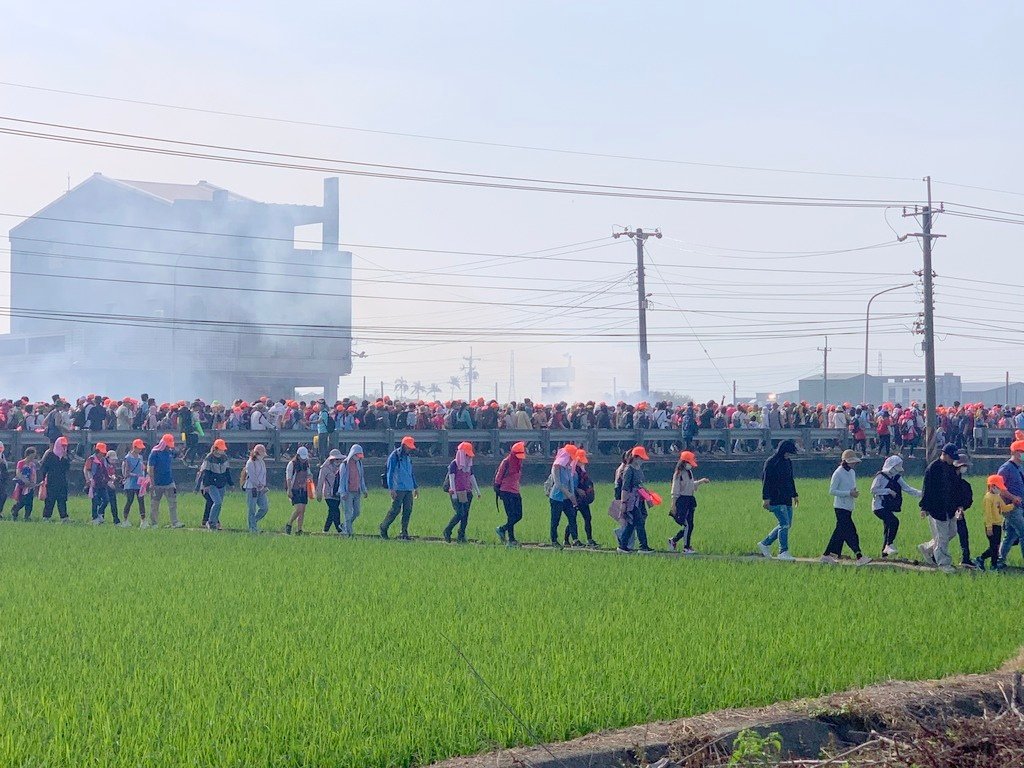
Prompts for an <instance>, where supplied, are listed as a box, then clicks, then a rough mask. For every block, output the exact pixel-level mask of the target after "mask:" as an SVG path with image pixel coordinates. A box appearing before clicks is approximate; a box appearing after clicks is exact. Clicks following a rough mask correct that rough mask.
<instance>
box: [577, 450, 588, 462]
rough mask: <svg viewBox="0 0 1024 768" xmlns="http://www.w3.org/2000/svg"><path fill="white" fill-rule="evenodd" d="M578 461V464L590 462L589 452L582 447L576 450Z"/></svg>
mask: <svg viewBox="0 0 1024 768" xmlns="http://www.w3.org/2000/svg"><path fill="white" fill-rule="evenodd" d="M576 463H577V464H589V463H590V459H588V458H587V452H586V451H584V450H583V449H582V448H580V449H579V450H577V451H576Z"/></svg>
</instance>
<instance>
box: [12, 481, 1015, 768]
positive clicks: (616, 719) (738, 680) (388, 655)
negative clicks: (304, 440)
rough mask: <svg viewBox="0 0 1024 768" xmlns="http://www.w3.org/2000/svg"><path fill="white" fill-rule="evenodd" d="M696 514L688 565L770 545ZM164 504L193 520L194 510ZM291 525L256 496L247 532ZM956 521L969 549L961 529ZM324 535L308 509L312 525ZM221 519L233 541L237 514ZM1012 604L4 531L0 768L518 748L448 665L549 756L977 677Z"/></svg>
mask: <svg viewBox="0 0 1024 768" xmlns="http://www.w3.org/2000/svg"><path fill="white" fill-rule="evenodd" d="M912 482H913V481H912ZM862 485H863V489H864V490H865V491H866V480H865V481H862ZM798 486H799V487H800V489H801V496H802V499H803V502H802V504H801V506H800V507H799V508H798V510H797V513H796V519H795V524H794V525H795V527H794V531H793V537H792V541H793V546H792V549H793V551H794V553H795V554H797V555H808V556H811V555H817V554H820V552H821V549H822V548H823V546H824V542H825V540H826V539H827V537H828V534H829V532H830V530H831V526H832V511H831V505H830V501H829V499H828V497H827V495H826V493H825V492H826V490H827V485H826V484H825V482H823V481H821V482H812V481H802V482H800V481H798ZM655 489H656V490H659V491H660V492H663V494H664V495H666V496H667V488H664V487H663V488H657V487H656V488H655ZM980 490H981V489H980V488H978V489H977V491H979V492H980ZM608 495H609V489H608V488H607V487H599V489H598V503H597V507H598V509H600V510H601V511H600V512H597V513H596V514H595V527H596V531H595V538H597V539H598V541H599V542H601V543H602V544H604V545H606V546H608V545H610V544H611V542H612V537H611V529H612V522H611V520H610V519H609V518H608V517H607V515H606V514H605V513H604V511H603V509H604V508H605V507H606V506H607V499H608ZM699 496H700V507H699V508H698V510H697V532H696V535H695V539H694V545H695V546H696V547H697V549H699V550H701V551H708V552H715V553H722V554H749V553H750V552H752V551H753V549H754V543H755V542H756V541H757V540H758V539H759V538H760V537H761V536H763V535H764V533H766V532H767V531H768V530H769V529H770V528H771V526H772V518H771V516H770V515H769V514H768V513H767V512H765V511H764V510H763V509H761V507H760V502H759V499H758V497H759V487H758V485H757V484H755V483H722V484H712V485H710V486H707V487H705V488H702V489H701V490H700V492H699ZM86 503H87V500H85V499H76V500H74V501H73V502H72V517H75V518H77V519H78V520H80V521H81V520H84V519H85V518H86V517H87V514H86ZM180 506H181V507H182V508H183V510H184V514H183V519H184V520H185V522H186V523H187V524H189V525H192V526H195V525H198V522H199V518H200V515H201V509H202V505H201V500H200V499H199V497H196V496H192V495H189V496H183V497H182V499H181V504H180ZM385 507H386V500H385V494H384V492H383V491H380V490H375V491H371V495H370V499H369V500H367V501H366V502H365V511H364V514H363V517H362V518H360V521H359V526H358V528H359V530H360V531H361V532H364V533H371V532H374V531H375V529H376V525H377V524H378V523H379V521H380V519H381V517H382V516H383V513H384V511H385ZM286 514H287V512H286V504H285V499H284V497H283V495H276V496H275V497H274V498H273V500H272V512H271V516H270V517H268V518H267V520H266V521H265V522H267V523H268V524H269V525H268V526H267V527H269V528H279V527H280V526H281V525H283V523H284V519H285V516H286ZM449 514H450V506H449V505H448V503H447V499H446V497H444V496H443V494H442V493H441V492H440V490H437V489H425V490H424V495H423V498H421V499H420V501H419V502H418V504H417V507H416V509H415V511H414V514H413V523H412V533H413V534H414V535H421V536H428V535H429V536H436V535H438V534H439V532H440V529H441V528H442V527H443V525H444V523H445V522H446V521H447V519H448V516H449ZM968 514H969V515H970V516H972V518H971V522H972V534H973V538H974V543H975V546H976V547H977V548H978V549H979V551H980V548H981V545H982V543H983V536H982V534H983V530H982V528H981V525H980V511H978V510H972V511H971V512H969V513H968ZM36 515H37V516H38V512H37V513H36ZM547 516H548V512H547V505H546V503H545V501H544V499H543V497H542V492H541V490H540V489H539V488H531V489H528V490H527V493H526V518H525V520H524V523H523V524H522V525H521V526H520V528H521V533H520V538H521V539H523V540H526V541H530V540H532V541H544V540H546V538H547ZM163 517H164V521H165V522H166V511H164V515H163ZM323 519H324V507H323V505H322V504H311V505H310V512H309V516H308V522H307V530H316V529H319V528H320V527H322V524H323ZM502 519H503V517H501V516H499V515H498V514H497V513H496V512H495V510H494V503H493V497H492V496H491V495H490V491H489V490H488V491H487V492H485V496H484V498H483V499H481V500H478V501H476V502H475V503H474V509H473V511H472V514H471V524H470V536H471V537H472V538H475V539H479V540H482V541H486V542H494V541H495V536H494V532H493V529H494V527H495V525H497V524H498V522H499V521H500V520H502ZM855 519H856V520H857V522H858V524H859V527H860V531H861V535H862V537H863V539H864V540H865V547H864V549H865V551H866V552H868V553H869V554H873V555H874V554H877V553H876V550H877V549H878V547H879V546H880V539H881V532H880V528H881V524H880V523H879V522H878V521H877V520H876V519H875V518H874V517H873V516H872V515H871V513H870V512H869V511H868V510H867V499H866V498H862V499H861V509H860V511H859V512H857V513H856V515H855ZM902 519H903V523H904V528H903V530H901V532H900V544H901V549H902V550H903V551H904V552H908V553H909V552H912V551H913V548H914V545H915V544H916V543H917V542H918V541H921V540H923V539H924V538H927V536H926V535H925V530H926V528H925V525H924V523H923V521H921V520H920V519H919V518H918V517H917V514H916V509H915V508H914V507H913V503H912V502H911V504H910V505H908V509H907V511H906V512H904V513H903V518H902ZM222 520H223V522H224V524H225V526H227V527H235V528H242V527H244V498H243V497H242V496H241V495H240V494H232V495H231V496H229V499H228V501H227V503H226V505H225V510H224V513H223V516H222ZM136 525H137V520H136ZM650 529H651V530H652V536H651V540H652V544H653V545H654V546H657V547H659V548H661V549H664V547H665V541H664V540H665V539H666V538H667V537H668V536H669V535H670V534H671V533H672V532H673V530H674V524H672V523H671V521H670V520H669V519H668V517H667V515H666V514H665V512H664V511H663V510H661V509H658V510H655V511H654V512H653V513H652V517H651V525H650ZM396 532H397V531H396ZM953 548H954V551H955V552H956V555H957V556H958V554H959V552H958V550H957V548H956V545H955V544H954V545H953ZM1019 558H1020V555H1019V552H1018V553H1015V554H1014V556H1013V559H1012V560H1011V564H1017V565H1019V564H1020V559H1019ZM1022 584H1024V581H1022V580H1021V579H1020V577H1019V576H1017V575H999V574H988V573H986V574H968V573H961V574H956V575H945V574H940V573H934V572H920V571H908V570H896V569H887V568H875V567H872V566H869V567H867V568H861V569H856V568H847V567H831V568H830V567H825V566H817V565H807V564H786V563H778V562H767V561H746V560H720V559H701V558H682V557H642V556H636V555H634V556H620V555H614V554H605V553H595V552H577V551H566V552H559V551H555V550H548V549H530V548H524V549H519V550H507V549H505V548H502V547H499V546H496V545H491V546H482V545H479V544H468V545H464V546H445V545H442V544H438V543H435V542H427V541H420V542H415V541H414V542H384V541H379V540H372V539H370V538H357V539H355V540H351V541H349V540H341V539H339V538H337V537H327V536H308V537H303V538H297V537H290V538H289V537H284V536H270V535H262V536H250V535H248V534H244V533H228V532H221V533H203V532H199V531H171V530H159V531H140V530H138V529H137V528H136V529H135V530H130V531H129V530H121V529H114V528H113V527H112V526H110V525H109V524H108V525H105V526H100V527H92V526H84V525H72V526H60V525H55V524H50V525H43V524H25V523H20V522H19V523H11V522H6V523H3V524H0V608H2V617H3V620H2V621H0V648H2V653H3V661H2V663H0V764H3V765H17V766H141V765H146V766H159V767H161V768H162V767H164V766H166V767H168V768H170V767H171V766H239V767H240V766H320V765H324V766H327V765H330V766H390V765H422V764H426V763H429V762H431V761H433V760H437V759H441V758H444V757H447V756H451V755H456V754H463V753H472V752H477V751H481V750H486V749H491V748H494V747H496V746H498V745H515V744H522V743H526V742H529V741H530V740H531V738H530V736H529V735H528V734H527V733H526V732H525V731H524V729H523V728H522V726H520V725H519V724H518V723H517V722H516V721H515V720H514V719H513V718H512V717H510V716H509V715H508V713H507V712H506V710H505V709H504V707H503V706H502V705H501V704H499V703H498V702H497V701H496V700H495V699H494V697H493V696H492V695H491V694H490V693H489V692H488V691H487V689H486V688H485V687H484V686H483V685H482V684H481V682H480V681H479V680H478V679H477V678H476V677H475V676H474V674H473V672H472V671H471V670H470V669H469V667H468V665H467V662H466V660H465V659H463V658H462V657H461V656H460V653H459V652H461V653H462V654H465V657H466V658H467V659H469V660H470V661H471V662H472V664H473V665H474V666H475V668H476V670H477V671H478V672H479V674H480V675H481V676H482V677H483V678H484V679H485V680H486V681H487V682H488V684H489V685H490V686H491V687H492V688H493V689H494V690H495V691H496V692H497V693H498V695H500V696H501V697H502V698H503V699H504V700H505V702H507V704H508V705H509V706H511V707H512V708H513V709H514V710H515V711H516V712H517V714H518V715H519V716H520V717H521V718H522V719H523V720H524V721H525V722H526V723H527V724H529V726H530V728H531V729H532V730H533V731H534V732H535V733H536V734H537V735H538V736H539V737H540V738H542V739H544V740H556V739H565V738H570V737H572V736H576V735H579V734H583V733H587V732H590V731H594V730H597V729H601V728H608V727H615V726H623V725H628V724H632V723H640V722H645V721H648V720H652V719H662V718H673V717H679V716H683V715H688V714H694V713H698V712H704V711H709V710H714V709H718V708H721V707H729V706H743V705H756V704H764V703H769V702H773V701H777V700H780V699H789V698H793V697H798V696H807V695H815V694H821V693H824V692H828V691H835V690H841V689H845V688H849V687H852V686H859V685H865V684H868V683H872V682H876V681H880V680H885V679H889V678H906V679H911V678H931V677H938V676H942V675H948V674H952V673H957V672H979V671H985V670H989V669H992V668H994V667H997V666H999V665H1000V664H1001V663H1002V662H1004V661H1005V660H1006V659H1007V658H1009V657H1011V656H1013V655H1015V653H1016V651H1017V650H1018V649H1019V648H1020V646H1022V645H1024V627H1022V625H1021V623H1020V612H1019V606H1020V589H1021V586H1022ZM456 648H457V649H458V651H457V650H456Z"/></svg>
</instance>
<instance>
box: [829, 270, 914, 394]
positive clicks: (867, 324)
mask: <svg viewBox="0 0 1024 768" xmlns="http://www.w3.org/2000/svg"><path fill="white" fill-rule="evenodd" d="M913 287H914V284H913V283H904V284H903V285H897V286H894V287H892V288H886V289H885V290H884V291H879V292H878V293H876V294H875V295H874V296H872V297H871V298H870V299H868V308H867V310H866V311H865V312H864V387H863V389H862V390H861V396H860V403H861V405H867V404H868V337H869V336H870V335H871V302H873V301H874V300H875V299H877V298H878V297H879V296H881V295H883V294H886V293H891V292H892V291H898V290H901V289H903V288H913ZM826 346H828V345H827V344H826Z"/></svg>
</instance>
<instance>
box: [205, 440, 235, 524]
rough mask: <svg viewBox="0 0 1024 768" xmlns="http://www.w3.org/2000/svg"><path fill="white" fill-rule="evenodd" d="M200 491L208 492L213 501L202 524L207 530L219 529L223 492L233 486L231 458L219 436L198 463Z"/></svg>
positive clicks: (225, 444)
mask: <svg viewBox="0 0 1024 768" xmlns="http://www.w3.org/2000/svg"><path fill="white" fill-rule="evenodd" d="M199 473H200V475H201V479H200V481H199V482H200V491H202V492H204V493H205V494H208V495H209V497H210V500H211V501H212V502H213V503H212V504H211V505H210V517H209V520H208V521H207V522H206V524H205V525H204V526H203V527H204V528H205V529H206V530H208V531H219V530H220V529H221V526H220V512H221V509H223V507H224V494H226V493H227V492H228V489H229V488H231V487H233V486H234V484H235V481H234V480H232V479H231V459H229V458H228V446H227V443H225V442H224V440H222V439H221V438H219V437H218V438H217V439H216V440H214V441H213V445H212V446H210V452H209V454H207V456H206V458H205V459H203V463H202V464H200V465H199Z"/></svg>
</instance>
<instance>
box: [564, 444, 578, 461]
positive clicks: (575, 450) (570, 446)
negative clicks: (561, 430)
mask: <svg viewBox="0 0 1024 768" xmlns="http://www.w3.org/2000/svg"><path fill="white" fill-rule="evenodd" d="M562 450H564V451H565V452H566V453H568V454H569V455H570V456H571V457H572V458H574V459H575V458H576V454H577V453H578V452H579V450H580V449H579V448H578V447H577V446H575V445H573V444H572V443H566V444H565V445H563V446H562Z"/></svg>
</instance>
